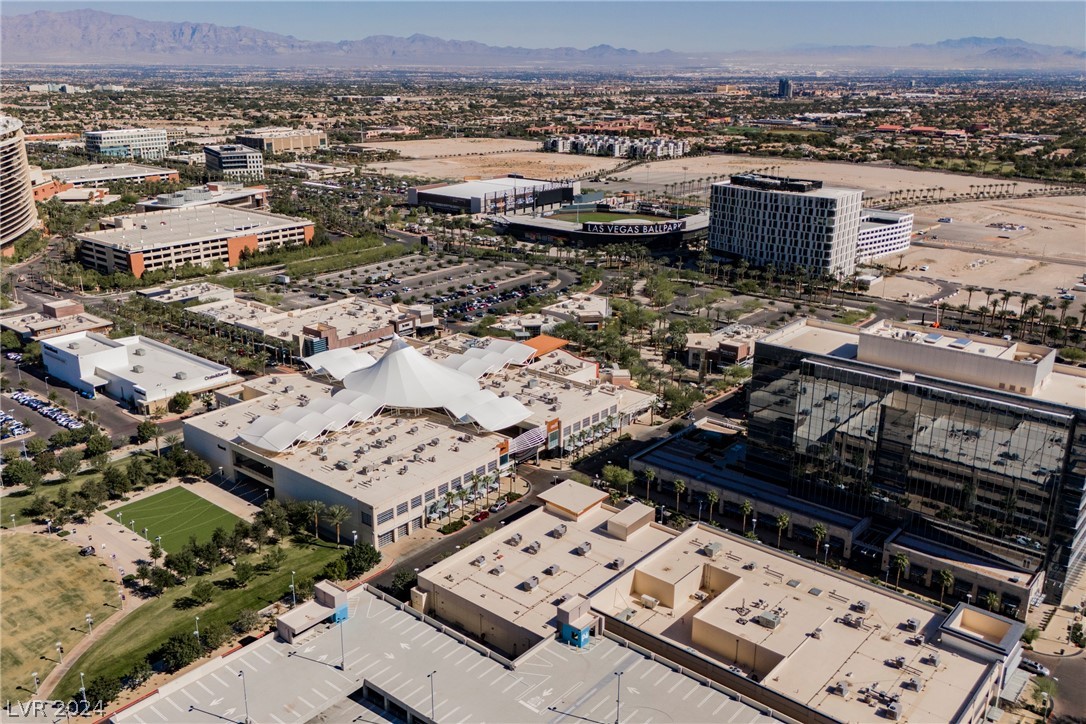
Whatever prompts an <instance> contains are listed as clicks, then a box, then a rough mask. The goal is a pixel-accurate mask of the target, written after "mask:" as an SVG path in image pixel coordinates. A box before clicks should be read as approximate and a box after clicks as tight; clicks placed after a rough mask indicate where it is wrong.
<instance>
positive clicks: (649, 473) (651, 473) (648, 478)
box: [645, 468, 656, 500]
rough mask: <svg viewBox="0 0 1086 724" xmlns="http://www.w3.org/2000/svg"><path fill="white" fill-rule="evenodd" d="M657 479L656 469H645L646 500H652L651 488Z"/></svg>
mask: <svg viewBox="0 0 1086 724" xmlns="http://www.w3.org/2000/svg"><path fill="white" fill-rule="evenodd" d="M655 479H656V471H655V470H653V469H652V468H649V469H648V470H646V471H645V500H652V495H651V494H650V493H651V488H652V481H653V480H655Z"/></svg>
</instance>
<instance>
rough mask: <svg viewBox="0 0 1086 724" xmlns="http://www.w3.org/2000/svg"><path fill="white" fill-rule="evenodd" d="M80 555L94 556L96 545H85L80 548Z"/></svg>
mask: <svg viewBox="0 0 1086 724" xmlns="http://www.w3.org/2000/svg"><path fill="white" fill-rule="evenodd" d="M79 555H81V556H93V555H94V546H83V547H82V548H80V549H79Z"/></svg>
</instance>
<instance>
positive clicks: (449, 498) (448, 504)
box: [445, 490, 456, 524]
mask: <svg viewBox="0 0 1086 724" xmlns="http://www.w3.org/2000/svg"><path fill="white" fill-rule="evenodd" d="M454 500H456V493H454V492H453V491H451V490H449V491H447V492H446V493H445V514H446V515H448V516H449V519H448V520H447V521H445V522H446V524H448V523H452V502H453V501H454Z"/></svg>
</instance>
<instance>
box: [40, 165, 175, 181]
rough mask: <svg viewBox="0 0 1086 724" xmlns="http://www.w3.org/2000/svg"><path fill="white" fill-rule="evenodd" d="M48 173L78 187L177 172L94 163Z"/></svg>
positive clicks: (159, 168) (138, 166) (147, 167)
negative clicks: (99, 182)
mask: <svg viewBox="0 0 1086 724" xmlns="http://www.w3.org/2000/svg"><path fill="white" fill-rule="evenodd" d="M46 173H48V174H49V175H50V176H52V177H53V178H55V179H57V180H58V181H62V182H64V183H70V184H75V185H77V186H78V185H81V184H88V183H94V182H96V181H102V182H105V181H115V180H118V179H127V178H143V177H145V176H167V175H169V174H176V173H177V171H175V170H174V169H172V168H162V167H160V166H145V165H143V164H139V163H92V164H88V165H85V166H71V167H69V168H52V169H49V170H48V171H47V172H46Z"/></svg>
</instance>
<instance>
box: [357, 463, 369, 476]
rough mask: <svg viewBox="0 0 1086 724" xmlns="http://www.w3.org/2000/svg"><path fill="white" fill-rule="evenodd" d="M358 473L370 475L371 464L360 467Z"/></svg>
mask: <svg viewBox="0 0 1086 724" xmlns="http://www.w3.org/2000/svg"><path fill="white" fill-rule="evenodd" d="M358 474H359V475H369V474H370V466H369V465H363V466H362V467H361V468H359V469H358Z"/></svg>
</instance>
